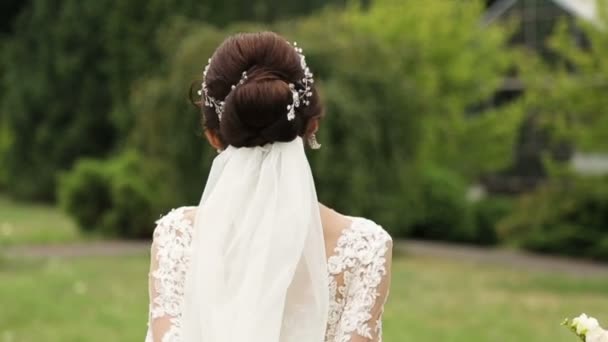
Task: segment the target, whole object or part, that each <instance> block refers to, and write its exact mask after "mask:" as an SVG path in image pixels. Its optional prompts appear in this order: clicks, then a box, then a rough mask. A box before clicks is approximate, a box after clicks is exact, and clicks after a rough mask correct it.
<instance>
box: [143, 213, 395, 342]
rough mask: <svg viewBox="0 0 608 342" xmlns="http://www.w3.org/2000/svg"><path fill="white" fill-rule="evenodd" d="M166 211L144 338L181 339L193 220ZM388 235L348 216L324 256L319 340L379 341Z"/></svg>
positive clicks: (151, 341) (155, 246) (158, 341)
mask: <svg viewBox="0 0 608 342" xmlns="http://www.w3.org/2000/svg"><path fill="white" fill-rule="evenodd" d="M194 209H195V208H193V207H182V208H179V209H175V210H172V211H171V212H170V213H168V214H167V215H165V216H164V217H162V218H161V219H160V220H158V221H157V222H156V224H157V227H156V229H155V231H154V241H153V243H152V257H151V266H150V274H149V278H150V281H149V284H150V285H149V287H150V288H149V291H150V312H149V323H148V326H149V327H148V332H147V335H146V342H184V341H183V340H182V339H181V336H180V327H181V319H180V318H181V311H182V299H183V295H184V281H185V277H186V272H187V271H188V267H189V263H190V243H191V240H192V229H193V228H192V227H193V223H192V221H191V219H190V218H189V216H191V215H187V212H189V211H190V212H192V211H193V210H194ZM391 246H392V241H391V238H390V236H389V235H388V234H387V233H386V232H385V231H384V230H383V229H382V228H381V227H380V226H378V225H377V224H375V223H374V222H372V221H369V220H366V219H363V218H353V222H352V224H351V225H350V227H348V228H346V229H344V231H343V232H342V234H341V236H340V237H339V238H338V240H337V243H336V246H335V248H334V253H333V254H332V255H331V256H329V258H328V260H327V264H328V276H329V287H330V288H329V290H330V291H329V292H330V301H329V303H330V307H329V316H328V326H327V333H326V337H325V342H363V341H365V342H368V341H370V342H381V341H382V323H381V320H382V311H383V307H384V303H385V301H386V298H387V296H388V288H389V282H390V276H389V273H390V252H391V251H390V249H391Z"/></svg>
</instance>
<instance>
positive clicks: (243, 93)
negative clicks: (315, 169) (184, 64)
mask: <svg viewBox="0 0 608 342" xmlns="http://www.w3.org/2000/svg"><path fill="white" fill-rule="evenodd" d="M199 94H200V96H201V97H200V102H199V101H197V104H198V105H199V106H200V107H201V109H202V118H203V123H204V128H205V135H206V137H207V139H208V140H209V143H210V144H211V145H212V146H213V147H214V148H216V149H217V150H218V152H219V154H218V156H217V157H216V158H215V160H214V161H213V166H212V168H211V171H210V173H209V176H208V180H207V185H206V187H205V190H204V191H203V194H202V197H201V201H200V204H199V205H198V206H197V207H181V208H179V209H175V210H173V211H171V212H170V213H168V214H167V215H165V216H164V217H162V218H161V219H160V220H158V221H157V222H156V223H157V227H156V229H155V231H154V240H153V243H152V255H151V265H150V275H149V292H150V313H149V323H148V326H149V328H148V332H147V336H146V341H147V342H156V341H159V342H161V341H163V342H182V341H183V342H245V341H248V342H322V341H326V342H362V341H374V342H376V341H378V342H379V341H381V340H382V323H381V318H382V311H383V307H384V303H385V301H386V298H387V295H388V290H389V283H390V266H391V248H392V241H391V238H390V236H389V235H388V234H387V233H386V232H385V231H384V230H383V229H382V228H381V227H380V226H378V225H376V224H375V223H374V222H372V221H369V220H367V219H364V218H357V217H350V216H344V215H341V214H339V213H337V212H335V211H333V210H332V209H329V208H327V207H325V206H323V205H322V204H319V203H318V200H317V195H316V190H315V185H314V181H313V177H312V173H311V170H310V166H309V164H308V160H307V158H306V155H305V153H304V152H305V151H304V145H305V144H304V141H306V142H307V143H308V145H309V146H310V148H312V149H318V148H319V147H320V145H319V143H318V142H317V140H316V138H315V132H316V131H317V129H318V127H319V120H320V119H321V117H322V115H323V107H322V105H321V103H320V100H319V96H318V94H317V91H316V89H315V84H314V78H313V74H312V73H311V71H310V70H309V68H308V67H307V65H306V60H305V58H304V55H303V53H302V50H301V49H300V48H299V47H298V46H297V44H296V43H294V44H293V45H292V44H290V43H288V42H287V41H286V40H285V39H284V38H282V37H280V36H279V35H277V34H275V33H271V32H264V33H252V34H239V35H236V36H233V37H230V38H228V39H227V40H226V41H224V42H223V43H222V44H221V45H220V47H219V48H218V49H217V50H216V51H215V53H214V55H213V57H212V58H211V59H210V60H209V64H208V65H207V67H206V68H205V71H204V74H203V83H202V88H201V90H200V91H199Z"/></svg>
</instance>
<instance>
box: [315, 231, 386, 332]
mask: <svg viewBox="0 0 608 342" xmlns="http://www.w3.org/2000/svg"><path fill="white" fill-rule="evenodd" d="M390 241H391V237H390V236H389V235H388V234H387V233H386V232H385V231H384V230H383V229H382V228H381V227H380V226H378V225H376V224H375V223H373V222H371V221H369V220H365V219H354V221H353V224H352V225H351V226H350V227H349V228H347V229H346V230H345V231H344V232H343V233H342V236H340V238H339V239H338V242H337V245H336V247H335V249H334V252H335V254H334V255H333V256H331V257H330V258H329V259H328V261H327V265H328V271H329V275H330V278H329V281H330V282H329V285H330V310H329V320H328V330H327V337H326V341H339V342H347V341H350V339H351V337H352V335H353V334H354V333H356V334H358V335H360V336H363V337H366V338H369V339H372V338H373V334H377V335H378V336H379V338H380V340H381V330H382V325H381V322H380V320H378V321H376V322H371V321H370V320H371V319H372V318H373V317H372V311H373V308H374V306H375V305H376V299H377V298H378V296H380V293H379V292H378V287H379V285H380V284H381V283H382V280H383V277H384V276H385V275H386V252H387V250H388V243H389V242H390ZM340 274H343V276H344V283H343V285H339V284H338V280H337V278H338V276H339V275H340ZM371 324H374V325H375V327H373V328H372V327H371V326H370V325H371Z"/></svg>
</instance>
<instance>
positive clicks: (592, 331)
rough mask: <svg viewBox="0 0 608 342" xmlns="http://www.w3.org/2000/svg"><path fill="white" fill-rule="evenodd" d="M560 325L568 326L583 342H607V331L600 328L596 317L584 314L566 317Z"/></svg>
mask: <svg viewBox="0 0 608 342" xmlns="http://www.w3.org/2000/svg"><path fill="white" fill-rule="evenodd" d="M562 325H565V326H566V327H568V328H570V329H571V330H572V331H573V332H574V333H575V334H576V335H577V336H578V337H580V338H581V340H583V341H584V342H608V331H606V330H604V329H602V327H601V326H600V324H599V323H598V321H597V319H595V318H593V317H589V316H587V315H586V314H582V315H580V316H578V317H576V318H574V319H566V320H565V321H564V323H562Z"/></svg>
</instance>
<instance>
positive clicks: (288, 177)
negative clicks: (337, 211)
mask: <svg viewBox="0 0 608 342" xmlns="http://www.w3.org/2000/svg"><path fill="white" fill-rule="evenodd" d="M190 257H191V262H190V269H189V270H188V271H187V274H186V287H185V296H184V310H183V319H182V327H181V329H182V336H183V337H184V341H185V342H245V341H247V342H321V341H323V340H324V334H325V329H326V325H327V312H328V297H329V294H328V279H327V277H328V276H327V264H326V256H325V244H324V240H323V231H322V227H321V219H320V214H319V205H318V202H317V195H316V191H315V187H314V182H313V177H312V173H311V170H310V165H309V164H308V160H307V158H306V155H305V153H304V144H303V141H302V139H301V138H299V137H298V138H296V139H295V140H293V141H291V142H288V143H273V144H269V145H266V146H263V147H252V148H235V147H232V146H231V147H228V148H227V149H226V150H225V151H224V152H222V153H221V154H220V155H218V156H217V157H216V158H215V160H214V162H213V166H212V168H211V172H210V174H209V179H208V181H207V185H206V187H205V191H204V192H203V196H202V199H201V202H200V205H199V207H198V210H197V215H196V219H195V224H194V236H193V242H192V254H191V256H190Z"/></svg>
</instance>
